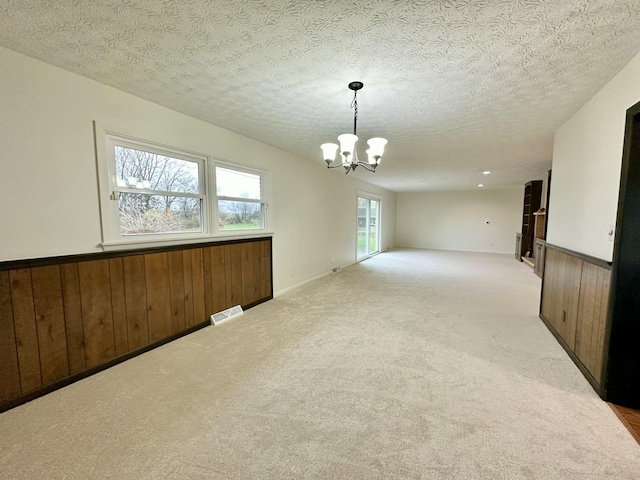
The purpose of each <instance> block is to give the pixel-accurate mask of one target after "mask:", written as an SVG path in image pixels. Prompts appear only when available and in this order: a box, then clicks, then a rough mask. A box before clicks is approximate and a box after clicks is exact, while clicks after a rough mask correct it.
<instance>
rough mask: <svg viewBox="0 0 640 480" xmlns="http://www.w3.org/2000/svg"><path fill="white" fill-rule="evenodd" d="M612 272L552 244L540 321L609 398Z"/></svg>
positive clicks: (606, 266)
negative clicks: (607, 389)
mask: <svg viewBox="0 0 640 480" xmlns="http://www.w3.org/2000/svg"><path fill="white" fill-rule="evenodd" d="M610 278H611V267H610V265H609V264H608V263H607V262H604V261H603V260H599V259H595V258H592V257H588V256H585V255H581V254H577V253H575V252H571V251H568V250H565V249H562V248H559V247H555V246H553V245H550V244H547V245H546V255H545V266H544V277H543V280H542V296H541V302H540V318H542V320H543V321H544V322H545V323H546V325H547V326H548V327H549V329H550V330H551V332H552V333H553V334H554V335H555V336H556V338H557V339H558V341H559V342H560V344H561V345H562V346H563V347H564V349H565V350H566V351H567V352H568V353H569V355H570V356H571V358H572V359H573V360H574V362H575V363H576V365H577V366H578V367H579V368H580V370H581V371H582V372H583V374H584V375H585V377H586V378H587V379H588V380H589V382H591V384H592V385H593V387H594V388H595V389H596V391H597V392H598V393H599V394H600V395H601V396H603V397H604V395H605V390H604V389H605V380H606V378H605V377H606V375H605V373H606V363H607V362H606V359H607V338H606V337H607V312H608V305H609V283H610Z"/></svg>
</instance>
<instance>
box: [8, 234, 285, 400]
mask: <svg viewBox="0 0 640 480" xmlns="http://www.w3.org/2000/svg"><path fill="white" fill-rule="evenodd" d="M34 263H35V264H36V265H34V266H29V265H30V262H29V261H20V262H5V263H4V264H0V411H2V410H6V409H7V408H11V407H12V406H15V405H16V404H19V403H21V402H20V401H19V399H20V398H23V399H24V401H27V400H29V399H31V398H34V397H35V396H38V392H43V393H46V391H49V389H50V387H51V386H52V385H55V384H56V383H60V382H61V381H64V380H65V379H69V378H73V377H74V376H77V378H78V379H79V378H82V377H83V376H86V375H82V374H83V373H84V372H88V371H92V370H96V369H100V366H103V365H107V364H111V363H113V361H114V360H117V359H126V358H129V357H130V356H132V353H134V354H135V352H139V353H140V352H142V351H146V350H148V349H149V347H150V346H154V345H156V344H161V343H164V341H166V340H167V339H171V338H177V337H178V336H181V334H185V333H188V332H190V331H193V330H194V329H196V328H198V327H201V326H204V325H206V324H208V322H209V317H210V315H211V314H213V313H216V312H219V311H221V310H225V309H227V308H230V307H232V306H234V305H242V306H243V308H249V307H251V306H253V305H256V304H258V303H261V302H263V301H266V300H269V299H270V298H273V289H272V265H271V239H270V238H266V239H256V240H253V239H252V240H248V241H243V242H233V243H226V244H216V245H215V246H210V244H208V245H207V246H202V245H198V246H185V247H182V249H175V248H172V249H171V250H168V251H159V250H157V249H154V250H153V251H146V252H144V253H139V254H137V253H132V252H122V253H120V254H119V253H115V254H114V253H110V254H96V255H83V256H78V257H60V259H55V258H53V259H47V260H46V261H44V262H43V261H42V260H39V261H35V262H34ZM42 263H44V264H42ZM66 383H69V382H66ZM66 383H65V384H66ZM61 386H62V384H61ZM47 387H49V389H47ZM16 399H18V401H16Z"/></svg>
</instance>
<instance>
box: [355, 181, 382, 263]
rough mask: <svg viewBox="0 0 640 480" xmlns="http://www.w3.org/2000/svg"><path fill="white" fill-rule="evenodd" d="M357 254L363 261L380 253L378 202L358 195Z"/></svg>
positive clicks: (366, 196) (375, 199)
mask: <svg viewBox="0 0 640 480" xmlns="http://www.w3.org/2000/svg"><path fill="white" fill-rule="evenodd" d="M357 237H358V250H357V252H358V254H357V259H358V260H363V259H365V258H367V257H370V256H371V255H373V254H375V253H378V252H379V251H380V200H379V199H377V198H373V197H370V196H368V195H364V194H358V234H357Z"/></svg>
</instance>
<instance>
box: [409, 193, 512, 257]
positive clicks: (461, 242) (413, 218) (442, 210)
mask: <svg viewBox="0 0 640 480" xmlns="http://www.w3.org/2000/svg"><path fill="white" fill-rule="evenodd" d="M523 195H524V186H523V187H522V188H514V189H504V190H473V191H454V192H415V193H399V194H398V217H397V221H398V232H397V243H398V245H401V246H405V247H418V248H433V249H438V250H465V251H474V252H494V253H513V252H514V251H515V242H516V232H519V231H520V229H521V226H522V225H521V224H522V198H523ZM487 222H489V223H487Z"/></svg>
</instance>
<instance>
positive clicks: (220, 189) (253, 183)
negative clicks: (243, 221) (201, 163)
mask: <svg viewBox="0 0 640 480" xmlns="http://www.w3.org/2000/svg"><path fill="white" fill-rule="evenodd" d="M216 189H217V194H218V196H219V197H236V198H249V199H251V200H260V199H261V198H262V197H261V195H260V193H261V189H260V175H256V174H253V173H245V172H239V171H237V170H228V169H226V168H221V167H216Z"/></svg>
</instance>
